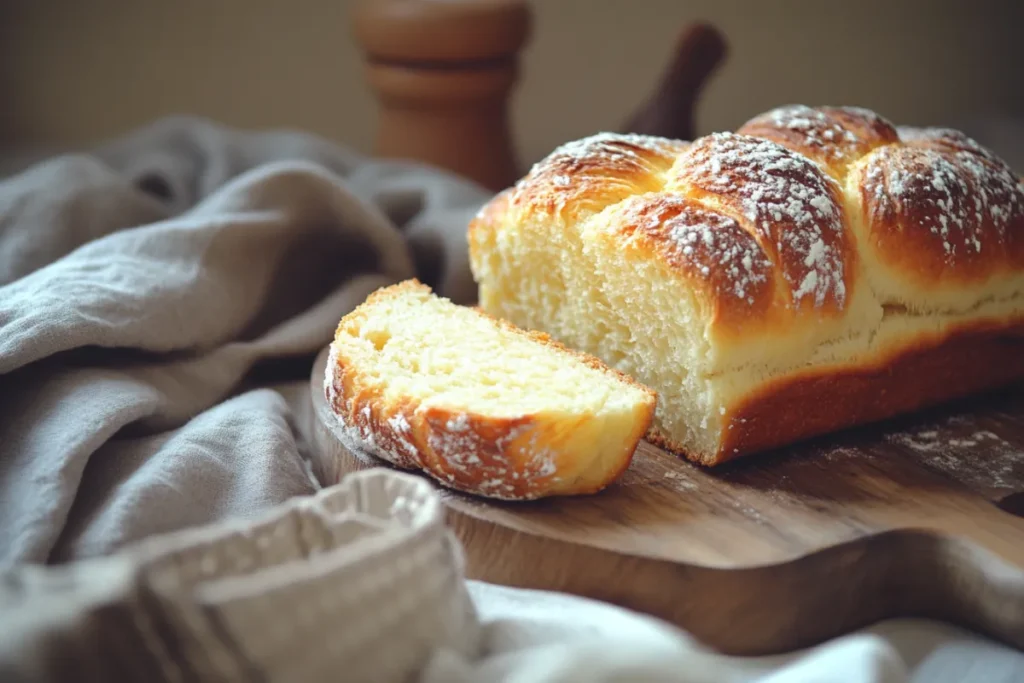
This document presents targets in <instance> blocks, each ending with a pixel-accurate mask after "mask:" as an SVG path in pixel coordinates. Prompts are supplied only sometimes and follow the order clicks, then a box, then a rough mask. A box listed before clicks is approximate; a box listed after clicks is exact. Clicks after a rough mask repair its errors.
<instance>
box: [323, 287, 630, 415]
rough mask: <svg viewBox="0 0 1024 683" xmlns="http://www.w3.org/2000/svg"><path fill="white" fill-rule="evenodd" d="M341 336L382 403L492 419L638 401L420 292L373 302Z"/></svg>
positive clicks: (623, 385)
mask: <svg viewBox="0 0 1024 683" xmlns="http://www.w3.org/2000/svg"><path fill="white" fill-rule="evenodd" d="M343 332H344V333H346V334H347V336H348V337H349V339H348V343H347V344H346V351H345V353H346V355H347V356H348V357H350V358H352V359H353V361H354V362H356V363H358V364H359V366H360V367H361V368H362V369H363V371H364V373H365V374H366V375H367V376H369V377H372V378H376V379H377V380H379V382H380V384H381V386H382V387H383V391H384V398H385V400H395V399H397V398H398V397H411V398H414V399H416V400H417V402H418V403H419V404H420V405H423V406H441V407H446V408H450V409H453V410H464V411H472V412H473V413H476V414H480V415H484V416H487V417H495V418H512V417H519V416H523V415H531V414H536V413H556V412H565V413H575V414H583V413H585V414H591V415H603V414H606V413H614V412H619V411H627V412H631V411H632V410H633V409H634V407H635V406H636V404H637V402H638V401H640V402H643V401H644V400H646V393H645V392H644V390H643V389H641V388H640V387H636V386H634V385H631V384H629V383H627V382H625V381H623V380H622V379H620V378H618V377H616V376H614V375H610V374H608V373H607V372H603V371H601V370H598V369H595V368H592V367H590V366H589V365H587V364H586V363H585V362H583V361H582V360H580V359H579V358H578V357H576V356H575V355H572V354H570V353H568V352H566V351H564V350H562V349H559V348H557V347H552V346H548V345H544V344H542V343H539V342H537V341H536V340H534V339H532V338H530V337H527V336H525V335H523V334H520V333H517V332H516V331H514V330H511V329H508V328H506V327H504V326H501V325H498V324H496V323H495V321H494V320H492V319H490V318H487V317H485V316H481V315H479V314H478V313H476V312H474V311H473V310H471V309H468V308H465V307H462V306H457V305H455V304H453V303H451V302H449V301H448V300H446V299H442V298H439V297H436V296H434V295H432V294H430V293H429V292H426V291H422V290H413V291H410V292H408V293H406V294H404V295H403V296H401V297H389V298H384V299H382V300H380V301H379V302H377V303H376V304H375V306H374V311H373V315H372V316H363V317H362V318H357V319H356V320H353V321H352V322H351V324H349V325H347V326H346V327H345V328H344V329H343Z"/></svg>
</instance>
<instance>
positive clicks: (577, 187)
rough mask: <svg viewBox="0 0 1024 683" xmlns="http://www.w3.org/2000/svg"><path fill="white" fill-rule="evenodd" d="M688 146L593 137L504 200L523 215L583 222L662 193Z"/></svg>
mask: <svg viewBox="0 0 1024 683" xmlns="http://www.w3.org/2000/svg"><path fill="white" fill-rule="evenodd" d="M687 146H688V143H686V142H682V141H680V140H669V139H667V138H660V137H655V136H650V135H631V134H619V133H601V134H598V135H593V136H590V137H587V138H584V139H582V140H577V141H575V142H570V143H568V144H565V145H562V146H561V147H558V148H557V149H555V150H554V151H553V152H552V153H551V154H549V155H548V156H547V157H546V158H544V159H543V160H542V161H541V162H539V163H537V164H536V165H535V166H534V167H533V168H532V169H531V170H530V172H529V173H528V174H527V175H526V177H524V178H523V179H522V180H520V181H519V182H518V183H516V185H515V187H514V188H512V191H511V192H510V193H509V195H508V196H507V197H506V198H504V199H502V200H498V201H507V202H508V205H509V207H510V208H514V209H517V210H524V211H530V212H535V213H540V214H542V215H546V216H561V217H564V218H579V217H580V216H581V215H582V214H584V213H587V212H593V213H596V212H597V211H600V210H601V209H603V208H604V207H606V206H610V205H612V204H615V203H616V202H619V201H621V200H623V199H625V198H626V197H629V196H631V195H634V194H640V193H643V192H650V191H653V190H657V189H659V188H660V186H661V177H660V176H661V174H663V173H664V172H665V171H666V170H668V168H669V167H670V166H671V165H672V163H673V162H674V161H675V159H676V156H678V154H679V153H680V152H681V151H683V150H684V149H686V147H687Z"/></svg>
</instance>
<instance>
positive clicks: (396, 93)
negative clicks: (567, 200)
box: [352, 0, 531, 191]
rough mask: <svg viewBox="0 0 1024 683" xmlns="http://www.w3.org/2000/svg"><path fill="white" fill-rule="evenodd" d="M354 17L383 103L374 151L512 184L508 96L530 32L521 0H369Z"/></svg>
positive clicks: (497, 186)
mask: <svg viewBox="0 0 1024 683" xmlns="http://www.w3.org/2000/svg"><path fill="white" fill-rule="evenodd" d="M352 18H353V25H354V32H355V38H356V40H357V41H358V42H359V44H360V45H361V47H362V49H363V50H364V52H365V53H366V77H367V81H368V82H369V85H370V87H371V88H372V89H373V90H374V92H375V94H376V97H377V100H378V104H379V107H380V113H379V120H378V124H377V134H376V140H375V144H374V153H375V154H376V155H377V156H380V157H389V158H406V159H415V160H418V161H423V162H426V163H429V164H432V165H435V166H439V167H441V168H446V169H449V170H451V171H454V172H455V173H458V174H460V175H462V176H465V177H468V178H471V179H473V180H475V181H477V182H478V183H480V184H481V185H483V186H485V187H487V188H489V189H491V190H495V191H497V190H501V189H503V188H505V187H508V186H509V185H511V184H512V183H514V182H515V180H516V179H517V178H518V177H519V170H518V166H517V164H516V160H515V153H514V152H513V143H512V135H511V132H510V130H509V123H508V100H509V96H510V94H511V92H512V87H513V85H514V84H515V82H516V80H517V77H518V53H519V51H520V50H521V49H522V47H523V46H524V45H525V43H526V41H527V39H528V37H529V33H530V26H531V15H530V10H529V7H528V5H527V4H526V2H525V0H364V1H361V2H358V3H356V4H355V6H354V10H353V15H352Z"/></svg>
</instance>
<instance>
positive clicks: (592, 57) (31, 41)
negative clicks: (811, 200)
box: [0, 0, 1024, 162]
mask: <svg viewBox="0 0 1024 683" xmlns="http://www.w3.org/2000/svg"><path fill="white" fill-rule="evenodd" d="M533 7H534V16H535V29H534V37H533V40H532V42H531V44H530V45H529V46H528V48H527V50H526V52H525V55H524V57H525V63H524V68H523V78H522V81H521V83H520V86H519V88H518V90H517V91H516V96H515V100H514V104H513V124H514V127H515V133H516V138H517V141H518V146H519V152H520V155H521V158H522V160H523V161H524V162H530V161H534V160H536V159H537V158H539V157H540V156H542V155H543V154H544V153H546V152H547V151H548V150H550V148H551V147H553V146H554V145H556V144H558V143H560V142H562V141H565V140H566V139H569V138H574V137H579V136H581V135H584V134H587V133H591V132H594V131H597V130H601V129H608V128H615V127H617V126H618V125H620V124H621V123H622V121H623V120H624V118H625V117H626V116H627V114H629V113H630V112H631V110H632V109H633V107H635V106H636V105H637V104H638V103H639V102H640V101H641V100H642V99H643V98H644V97H645V96H646V95H647V94H648V93H649V92H650V90H651V88H652V87H653V85H654V83H655V82H656V79H657V77H658V74H659V71H660V70H661V68H662V67H663V66H664V65H665V63H666V60H667V59H668V54H669V51H670V50H671V47H672V44H673V41H674V39H675V37H676V35H677V34H678V32H679V30H680V28H681V27H682V26H683V25H684V24H685V23H686V22H688V21H691V20H695V19H704V20H708V21H711V22H713V23H714V24H715V25H717V26H718V27H719V28H720V29H722V30H723V31H724V33H725V34H726V36H727V38H728V40H729V43H730V45H731V54H730V57H729V60H728V63H727V64H726V65H725V66H724V68H723V69H722V70H721V71H720V72H719V73H718V75H717V76H716V77H715V78H714V81H713V82H712V84H711V85H710V87H709V88H708V90H707V91H706V94H705V97H704V99H703V103H702V106H701V107H700V109H699V112H698V114H699V120H698V126H699V128H700V131H701V132H707V131H711V130H719V129H728V128H734V127H736V126H738V125H739V124H741V123H742V122H743V121H745V120H746V119H747V118H749V117H750V116H752V115H754V114H756V113H758V112H760V111H762V110H765V109H767V108H769V107H772V106H775V105H778V104H782V103H788V102H803V103H808V104H826V103H829V104H839V103H846V104H858V105H862V106H867V107H871V108H874V109H876V110H877V111H879V112H881V113H883V114H884V115H886V116H888V117H889V118H891V119H893V120H895V121H897V122H899V123H916V124H947V125H954V126H963V127H966V128H970V129H971V130H972V132H975V133H977V132H978V131H981V135H982V137H984V136H985V135H988V134H990V133H992V134H998V130H999V129H1000V126H1003V125H1004V124H1006V122H1008V121H1012V120H1016V121H1018V122H1019V121H1021V120H1024V87H1022V85H1021V80H1020V79H1021V73H1022V68H1024V48H1022V45H1024V40H1022V37H1021V32H1022V31H1024V0H970V1H961V0H904V1H901V0H857V1H851V0H847V1H845V2H827V1H822V0H813V1H811V0H776V1H757V0H749V1H747V0H535V2H534V3H533ZM348 10H349V3H348V2H345V1H344V0H174V1H168V0H164V1H158V0H35V1H24V2H18V1H15V0H0V144H2V145H5V146H6V147H7V148H8V149H10V148H12V147H20V146H23V145H35V144H45V145H77V144H87V143H90V142H93V141H96V140H97V139H100V138H103V137H106V136H109V135H113V134H116V133H119V132H122V131H124V130H126V129H127V128H130V127H132V126H135V125H138V124H141V123H144V122H146V121H148V120H150V119H153V118H155V117H158V116H161V115H164V114H168V113H192V114H200V115H205V116H210V117H213V118H216V119H219V120H221V121H223V122H226V123H229V124H233V125H238V126H245V127H263V126H294V127H300V128H304V129H307V130H310V131H313V132H316V133H320V134H322V135H325V136H327V137H330V138H332V139H334V140H337V141H340V142H343V143H346V144H350V145H353V146H355V147H357V148H359V149H364V150H365V149H367V148H368V146H369V144H370V141H371V139H372V131H373V125H374V102H373V99H372V97H371V95H370V93H369V91H368V90H367V88H366V87H365V86H364V84H363V81H362V74H361V67H362V62H361V56H360V54H359V52H358V50H357V48H356V46H355V45H354V43H353V41H352V39H351V37H350V31H349V23H348V20H347V13H348ZM1018 125H1019V124H1018ZM985 131H989V132H988V133H986V132H985ZM993 131H994V133H993Z"/></svg>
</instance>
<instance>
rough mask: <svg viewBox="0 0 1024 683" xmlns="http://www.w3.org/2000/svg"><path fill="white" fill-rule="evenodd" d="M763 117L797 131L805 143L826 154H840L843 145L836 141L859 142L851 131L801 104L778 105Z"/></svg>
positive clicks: (836, 155)
mask: <svg viewBox="0 0 1024 683" xmlns="http://www.w3.org/2000/svg"><path fill="white" fill-rule="evenodd" d="M765 117H766V118H767V119H768V120H769V121H771V123H772V124H773V125H775V126H778V127H779V128H788V129H789V130H794V131H799V132H800V134H801V135H802V137H803V139H804V142H805V144H807V145H808V146H811V147H817V148H820V149H821V151H822V152H823V153H824V154H826V155H828V156H832V157H840V156H842V154H843V150H844V147H843V146H841V145H840V144H837V143H840V142H848V143H856V142H859V139H858V138H857V136H856V135H855V134H854V133H853V132H852V131H850V130H847V129H846V128H844V127H843V126H841V125H839V123H837V122H836V121H834V120H832V119H831V118H829V117H828V116H826V115H825V114H824V113H823V112H821V111H820V110H817V109H812V108H811V107H808V106H806V105H803V104H795V105H790V106H786V107H779V108H777V109H774V110H772V111H770V112H768V113H767V114H766V115H765Z"/></svg>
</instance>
